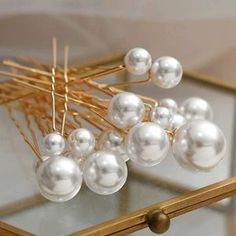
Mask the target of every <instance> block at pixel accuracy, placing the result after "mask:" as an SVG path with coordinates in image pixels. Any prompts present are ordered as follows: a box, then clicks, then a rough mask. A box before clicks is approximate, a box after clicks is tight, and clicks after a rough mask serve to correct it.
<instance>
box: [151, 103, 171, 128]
mask: <svg viewBox="0 0 236 236" xmlns="http://www.w3.org/2000/svg"><path fill="white" fill-rule="evenodd" d="M171 117H172V115H171V112H170V110H169V109H168V108H166V107H154V109H153V110H152V113H151V121H152V122H154V123H157V124H158V125H160V126H161V127H162V128H163V129H166V128H168V126H169V123H170V119H171Z"/></svg>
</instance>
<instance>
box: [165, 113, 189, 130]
mask: <svg viewBox="0 0 236 236" xmlns="http://www.w3.org/2000/svg"><path fill="white" fill-rule="evenodd" d="M185 123H186V119H185V118H184V117H183V116H182V115H180V114H178V113H176V114H174V115H173V116H172V118H171V119H170V122H169V126H168V129H169V130H177V129H179V128H180V127H181V126H183V125H184V124H185Z"/></svg>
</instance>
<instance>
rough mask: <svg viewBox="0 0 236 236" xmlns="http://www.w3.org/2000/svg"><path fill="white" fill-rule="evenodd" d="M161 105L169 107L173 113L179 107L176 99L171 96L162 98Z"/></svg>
mask: <svg viewBox="0 0 236 236" xmlns="http://www.w3.org/2000/svg"><path fill="white" fill-rule="evenodd" d="M159 106H161V107H166V108H168V109H169V111H170V112H171V113H172V114H174V113H176V112H177V109H178V106H177V103H176V101H175V100H173V99H171V98H163V99H161V100H160V101H159Z"/></svg>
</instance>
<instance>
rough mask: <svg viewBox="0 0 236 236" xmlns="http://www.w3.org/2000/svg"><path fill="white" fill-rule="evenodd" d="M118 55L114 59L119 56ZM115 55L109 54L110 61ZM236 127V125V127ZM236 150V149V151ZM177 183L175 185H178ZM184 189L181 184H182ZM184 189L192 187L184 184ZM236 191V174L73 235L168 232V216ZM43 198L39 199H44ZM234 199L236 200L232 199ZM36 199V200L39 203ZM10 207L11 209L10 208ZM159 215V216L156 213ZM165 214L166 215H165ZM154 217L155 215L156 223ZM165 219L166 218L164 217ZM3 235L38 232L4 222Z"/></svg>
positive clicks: (213, 83) (205, 79)
mask: <svg viewBox="0 0 236 236" xmlns="http://www.w3.org/2000/svg"><path fill="white" fill-rule="evenodd" d="M120 58H121V57H120V56H118V57H116V58H115V59H113V61H117V60H119V59H120ZM110 60H112V59H110V58H109V60H108V61H110ZM184 75H185V76H186V77H188V78H189V79H192V80H196V81H201V82H204V83H207V84H208V85H210V86H214V87H219V88H221V89H222V88H223V89H225V90H227V91H231V92H233V93H235V91H236V84H233V83H229V82H225V81H220V80H217V79H215V78H212V77H209V76H202V75H199V74H196V73H193V72H190V71H185V72H184ZM235 131H236V127H235ZM233 152H234V154H235V153H236V149H235V150H234V151H233ZM235 173H236V170H235V168H234V169H232V174H235ZM175 187H176V185H174V186H173V188H175ZM180 189H181V186H180ZM182 190H183V191H185V190H186V191H187V190H188V189H184V188H182ZM235 194H236V177H233V178H229V179H227V180H224V181H221V182H218V183H215V184H212V185H208V186H206V187H204V188H200V189H198V190H195V191H191V192H189V193H186V194H183V195H180V196H178V197H174V198H172V199H170V200H166V201H163V202H161V203H158V204H155V205H151V206H149V207H146V208H143V209H141V210H138V211H135V212H131V213H128V214H126V215H123V216H121V217H117V218H115V219H112V220H109V221H106V222H104V223H101V224H98V225H95V226H92V227H89V228H87V229H84V230H81V231H78V232H75V233H72V234H70V235H71V236H72V235H73V236H77V235H78V236H80V235H85V236H90V235H116V236H118V235H127V234H129V233H132V232H135V231H138V230H141V229H143V228H145V227H149V228H150V229H151V230H153V231H155V230H156V232H164V231H166V230H167V229H168V226H169V224H168V222H169V221H168V220H169V219H172V218H174V217H177V216H179V215H182V214H185V213H186V212H189V211H192V210H194V209H197V208H201V207H204V206H208V205H209V204H212V203H214V202H217V201H219V200H221V199H224V198H227V197H230V196H233V195H235ZM42 202H43V201H41V199H40V200H39V201H37V203H42ZM232 202H234V201H233V200H232ZM37 203H36V204H37ZM6 210H7V209H6ZM153 216H155V217H153ZM163 216H164V218H163ZM153 219H155V221H154V223H153ZM163 219H165V220H163ZM0 235H22V236H27V235H34V234H31V233H28V232H26V231H24V230H21V229H19V228H16V227H14V226H11V225H8V224H5V223H3V222H0Z"/></svg>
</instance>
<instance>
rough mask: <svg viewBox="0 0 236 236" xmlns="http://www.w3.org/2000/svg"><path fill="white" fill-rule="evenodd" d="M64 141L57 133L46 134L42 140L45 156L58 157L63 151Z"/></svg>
mask: <svg viewBox="0 0 236 236" xmlns="http://www.w3.org/2000/svg"><path fill="white" fill-rule="evenodd" d="M65 145H66V144H65V139H64V138H63V137H62V136H61V134H60V133H58V132H53V133H50V134H47V135H46V136H45V137H44V138H43V148H44V151H45V154H46V155H49V156H52V155H60V154H61V153H62V152H63V151H64V149H65Z"/></svg>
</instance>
